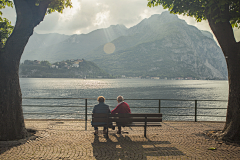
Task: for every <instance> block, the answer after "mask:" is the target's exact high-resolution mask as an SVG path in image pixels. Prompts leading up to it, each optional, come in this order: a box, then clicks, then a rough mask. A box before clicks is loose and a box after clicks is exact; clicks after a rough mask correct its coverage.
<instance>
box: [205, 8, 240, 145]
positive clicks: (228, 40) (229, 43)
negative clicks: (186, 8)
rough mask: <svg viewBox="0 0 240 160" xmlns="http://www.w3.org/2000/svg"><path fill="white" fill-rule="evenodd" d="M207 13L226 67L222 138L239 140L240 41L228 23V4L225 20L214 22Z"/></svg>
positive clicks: (224, 14)
mask: <svg viewBox="0 0 240 160" xmlns="http://www.w3.org/2000/svg"><path fill="white" fill-rule="evenodd" d="M215 14H216V12H215V13H212V15H209V16H208V17H207V18H208V22H209V25H210V27H211V29H212V31H213V33H214V35H215V36H216V38H217V40H218V42H219V45H220V46H221V48H222V51H223V54H224V56H225V58H226V62H227V68H228V82H229V95H228V107H227V117H226V124H225V127H224V129H223V132H224V136H223V140H227V141H234V142H237V141H240V43H239V42H238V43H237V42H236V40H235V38H234V34H233V29H232V26H231V25H230V23H229V13H228V6H226V10H225V11H222V12H221V14H222V15H223V18H224V19H225V21H223V22H217V23H215V20H213V18H212V17H214V16H215Z"/></svg>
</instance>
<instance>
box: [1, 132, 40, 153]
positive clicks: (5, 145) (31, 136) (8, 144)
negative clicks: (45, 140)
mask: <svg viewBox="0 0 240 160" xmlns="http://www.w3.org/2000/svg"><path fill="white" fill-rule="evenodd" d="M27 132H28V136H27V137H26V138H24V139H20V140H15V141H0V155H1V154H3V153H4V152H6V151H8V150H10V149H11V148H13V147H17V146H20V145H22V144H25V143H26V142H27V141H29V140H35V139H36V138H37V136H35V134H36V130H33V129H27Z"/></svg>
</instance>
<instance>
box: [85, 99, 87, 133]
mask: <svg viewBox="0 0 240 160" xmlns="http://www.w3.org/2000/svg"><path fill="white" fill-rule="evenodd" d="M85 130H87V99H85Z"/></svg>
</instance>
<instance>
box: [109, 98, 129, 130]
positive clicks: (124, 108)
mask: <svg viewBox="0 0 240 160" xmlns="http://www.w3.org/2000/svg"><path fill="white" fill-rule="evenodd" d="M117 101H118V105H117V107H116V108H114V109H113V110H112V111H111V114H116V113H131V109H130V107H129V105H128V104H127V103H126V102H124V99H123V96H118V97H117ZM117 134H121V126H119V127H118V131H117Z"/></svg>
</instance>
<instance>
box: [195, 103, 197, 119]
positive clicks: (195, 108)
mask: <svg viewBox="0 0 240 160" xmlns="http://www.w3.org/2000/svg"><path fill="white" fill-rule="evenodd" d="M195 122H197V100H195Z"/></svg>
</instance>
